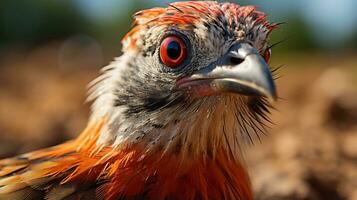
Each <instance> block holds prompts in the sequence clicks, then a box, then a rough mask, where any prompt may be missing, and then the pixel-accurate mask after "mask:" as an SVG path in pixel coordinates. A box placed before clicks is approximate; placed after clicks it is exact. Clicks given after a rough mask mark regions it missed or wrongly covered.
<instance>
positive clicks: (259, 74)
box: [176, 43, 277, 100]
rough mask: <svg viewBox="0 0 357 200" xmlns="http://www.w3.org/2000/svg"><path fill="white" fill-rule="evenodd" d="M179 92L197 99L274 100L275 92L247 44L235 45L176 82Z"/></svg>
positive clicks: (260, 59) (262, 63) (267, 72)
mask: <svg viewBox="0 0 357 200" xmlns="http://www.w3.org/2000/svg"><path fill="white" fill-rule="evenodd" d="M176 86H177V87H178V88H179V89H186V90H188V91H189V92H193V93H194V94H196V95H198V96H210V95H214V94H220V93H238V94H241V95H247V96H265V97H267V98H269V99H270V100H276V98H277V92H276V88H275V84H274V81H273V77H272V74H271V71H270V69H269V66H268V64H267V63H266V62H265V60H264V58H263V57H262V56H261V55H260V54H259V53H258V51H257V50H256V49H255V48H253V47H252V46H251V45H249V44H247V43H237V44H235V45H233V46H232V47H231V49H230V51H229V52H228V53H227V54H226V55H224V56H222V57H221V58H220V59H219V60H217V61H216V62H214V63H212V64H210V65H209V66H208V67H205V68H202V69H200V70H198V71H195V72H194V73H193V74H192V75H189V76H187V77H184V78H182V79H180V80H179V81H177V83H176Z"/></svg>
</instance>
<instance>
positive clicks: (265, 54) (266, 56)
mask: <svg viewBox="0 0 357 200" xmlns="http://www.w3.org/2000/svg"><path fill="white" fill-rule="evenodd" d="M270 56H271V49H270V48H268V49H267V50H265V52H264V55H263V57H264V60H265V62H267V63H269V61H270Z"/></svg>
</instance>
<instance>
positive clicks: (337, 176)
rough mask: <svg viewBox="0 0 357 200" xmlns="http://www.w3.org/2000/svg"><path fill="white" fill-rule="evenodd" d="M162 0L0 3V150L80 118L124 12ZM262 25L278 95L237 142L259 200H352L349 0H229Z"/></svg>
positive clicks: (62, 130) (352, 5)
mask: <svg viewBox="0 0 357 200" xmlns="http://www.w3.org/2000/svg"><path fill="white" fill-rule="evenodd" d="M169 2H172V1H159V0H101V1H99V0H71V1H69V0H62V1H59V0H27V1H23V0H1V1H0V158H4V157H7V156H13V155H15V154H18V153H23V152H26V151H30V150H33V149H38V148H42V147H47V146H49V145H55V144H58V143H61V142H63V141H65V140H68V139H70V138H73V137H75V136H76V135H77V134H78V133H80V131H81V130H82V129H83V128H84V127H85V125H86V122H87V118H88V115H89V104H88V103H84V102H85V97H86V85H87V83H88V82H89V81H90V80H92V79H93V78H95V77H96V76H97V75H98V71H99V69H100V68H101V67H103V66H105V65H107V64H108V63H109V62H110V61H111V60H112V59H113V57H115V56H119V55H120V54H121V44H120V40H121V38H122V37H123V35H124V34H125V33H126V32H127V31H128V30H129V29H130V27H131V23H132V18H131V16H132V15H133V13H134V12H136V11H138V10H140V9H144V8H150V7H154V6H166V5H167V3H169ZM232 2H237V3H239V4H242V5H251V4H253V5H256V6H258V8H259V10H262V11H264V12H266V13H268V17H269V19H270V20H271V21H273V22H285V24H284V25H283V26H282V27H281V28H280V29H279V30H277V31H275V33H273V35H272V39H271V43H276V42H280V41H283V42H282V43H280V44H279V45H276V46H274V48H273V57H272V63H271V66H272V67H279V66H283V67H282V68H281V69H280V72H279V73H280V74H281V78H279V79H278V80H277V85H278V89H279V94H280V96H281V98H282V99H281V100H280V101H279V102H278V103H277V104H276V108H277V109H276V110H275V111H273V116H272V118H273V121H274V122H275V124H276V125H272V128H271V129H270V130H269V134H268V137H266V138H264V139H263V141H262V142H261V143H259V142H257V144H256V145H254V146H252V147H251V148H250V149H249V150H248V151H247V163H248V164H247V165H248V167H249V169H250V173H251V174H252V183H253V186H254V189H255V191H256V197H257V199H259V200H274V199H277V200H280V199H281V200H282V199H289V200H290V199H296V200H300V199H301V200H305V199H306V200H308V199H312V200H315V199H316V200H319V199H323V200H328V199H332V200H343V199H351V200H356V199H357V189H356V188H357V123H356V122H357V12H356V8H357V1H355V0H313V1H311V0H300V1H286V0H269V1H266V0H265V1H263V0H241V1H232Z"/></svg>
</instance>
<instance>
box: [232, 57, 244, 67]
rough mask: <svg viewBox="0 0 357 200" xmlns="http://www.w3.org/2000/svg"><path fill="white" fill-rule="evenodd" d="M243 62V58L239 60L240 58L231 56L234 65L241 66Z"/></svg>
mask: <svg viewBox="0 0 357 200" xmlns="http://www.w3.org/2000/svg"><path fill="white" fill-rule="evenodd" d="M243 61H244V59H243V58H238V57H235V56H231V57H230V62H231V64H232V65H239V64H241V63H242V62H243Z"/></svg>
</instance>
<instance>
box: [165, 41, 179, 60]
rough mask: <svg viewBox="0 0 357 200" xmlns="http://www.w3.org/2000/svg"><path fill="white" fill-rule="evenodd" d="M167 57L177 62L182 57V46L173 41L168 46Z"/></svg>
mask: <svg viewBox="0 0 357 200" xmlns="http://www.w3.org/2000/svg"><path fill="white" fill-rule="evenodd" d="M166 51H167V55H168V56H169V57H170V58H171V59H173V60H176V59H178V58H179V57H180V55H181V46H180V44H179V43H178V42H176V41H172V42H170V43H169V45H168V46H167V50H166Z"/></svg>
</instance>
